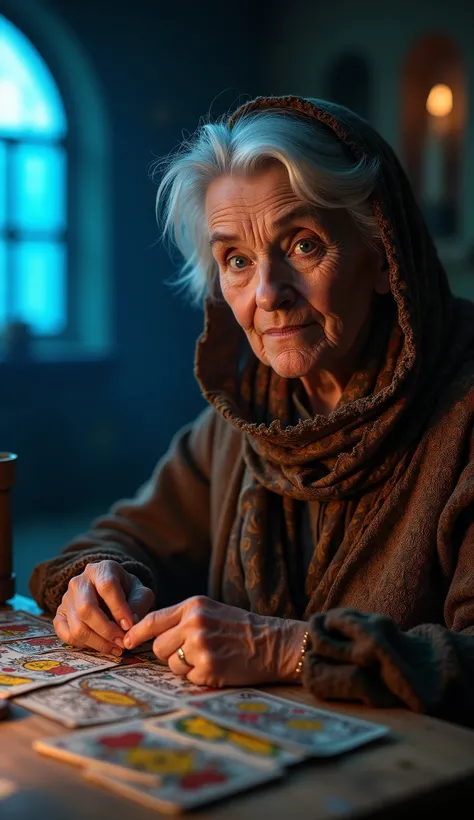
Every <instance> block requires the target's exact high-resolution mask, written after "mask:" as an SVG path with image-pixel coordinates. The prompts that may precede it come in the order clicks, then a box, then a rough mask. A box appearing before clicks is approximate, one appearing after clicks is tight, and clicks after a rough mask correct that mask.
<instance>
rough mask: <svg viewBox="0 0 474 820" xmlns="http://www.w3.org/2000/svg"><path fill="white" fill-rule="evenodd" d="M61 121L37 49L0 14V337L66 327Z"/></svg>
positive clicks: (55, 96) (60, 103) (54, 90)
mask: <svg viewBox="0 0 474 820" xmlns="http://www.w3.org/2000/svg"><path fill="white" fill-rule="evenodd" d="M66 132H67V121H66V114H65V110H64V105H63V101H62V99H61V95H60V93H59V90H58V88H57V86H56V83H55V81H54V79H53V76H52V74H51V72H50V70H49V69H48V67H47V65H46V63H45V61H44V60H43V58H42V57H41V56H40V54H39V52H38V51H37V50H36V48H35V47H34V46H33V45H32V43H31V42H30V41H29V40H28V39H27V38H26V37H25V35H24V34H23V33H22V32H21V31H20V30H19V29H18V28H17V27H16V26H14V25H13V23H11V22H10V21H9V20H7V19H6V18H5V17H3V16H0V332H4V330H5V328H6V326H7V325H9V324H11V323H14V322H23V323H25V324H26V325H28V327H29V329H30V332H31V333H32V334H33V335H35V336H39V337H51V336H60V335H61V334H63V333H64V332H65V330H66V329H67V324H68V310H67V304H68V282H67V191H66V186H67V155H66V150H65V145H64V139H65V136H66Z"/></svg>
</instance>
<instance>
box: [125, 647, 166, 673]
mask: <svg viewBox="0 0 474 820" xmlns="http://www.w3.org/2000/svg"><path fill="white" fill-rule="evenodd" d="M130 651H133V650H130ZM134 655H135V657H136V658H140V660H141V661H144V662H145V663H157V664H158V665H159V666H165V667H166V668H168V664H167V663H166V661H160V659H159V658H157V657H156V655H155V653H154V652H153V649H145V650H144V651H143V652H134Z"/></svg>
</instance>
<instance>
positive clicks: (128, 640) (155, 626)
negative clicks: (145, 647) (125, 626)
mask: <svg viewBox="0 0 474 820" xmlns="http://www.w3.org/2000/svg"><path fill="white" fill-rule="evenodd" d="M182 610H183V605H182V604H177V605H176V606H170V607H168V608H167V609H159V610H157V611H156V612H150V613H149V614H148V615H145V617H144V618H143V620H141V621H139V623H137V624H136V625H135V626H132V628H131V629H130V631H129V632H128V634H127V635H126V636H125V638H124V646H125V647H126V649H134V648H135V647H136V646H140V644H141V643H145V641H149V640H151V638H156V637H157V636H158V635H161V633H162V632H166V630H167V629H172V628H173V627H174V626H177V624H179V622H180V620H181V613H182Z"/></svg>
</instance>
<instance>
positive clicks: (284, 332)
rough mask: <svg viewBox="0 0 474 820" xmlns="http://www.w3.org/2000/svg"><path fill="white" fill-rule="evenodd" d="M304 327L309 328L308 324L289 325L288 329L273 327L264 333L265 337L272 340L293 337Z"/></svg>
mask: <svg viewBox="0 0 474 820" xmlns="http://www.w3.org/2000/svg"><path fill="white" fill-rule="evenodd" d="M305 327H309V324H306V325H291V326H290V327H273V328H270V330H266V331H265V336H272V338H274V339H278V338H285V337H286V336H295V335H296V334H297V333H300V332H301V331H302V330H304V328H305Z"/></svg>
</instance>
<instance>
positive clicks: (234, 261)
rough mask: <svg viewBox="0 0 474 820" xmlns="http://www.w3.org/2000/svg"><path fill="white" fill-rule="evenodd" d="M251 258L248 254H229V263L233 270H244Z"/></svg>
mask: <svg viewBox="0 0 474 820" xmlns="http://www.w3.org/2000/svg"><path fill="white" fill-rule="evenodd" d="M248 261H249V260H248V259H247V257H246V256H238V255H237V254H236V255H235V256H229V258H228V260H227V264H228V265H229V267H230V269H231V270H244V268H245V267H246V265H247V262H248Z"/></svg>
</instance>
